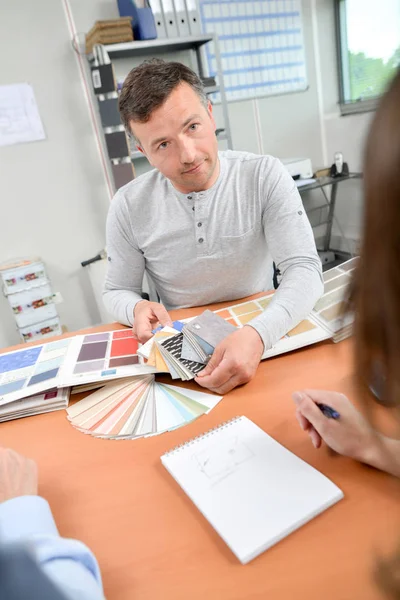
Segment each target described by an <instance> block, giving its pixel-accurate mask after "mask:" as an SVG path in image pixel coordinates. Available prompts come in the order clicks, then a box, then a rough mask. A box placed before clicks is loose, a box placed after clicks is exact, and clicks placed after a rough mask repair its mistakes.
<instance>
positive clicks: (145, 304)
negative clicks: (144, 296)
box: [132, 300, 172, 344]
mask: <svg viewBox="0 0 400 600" xmlns="http://www.w3.org/2000/svg"><path fill="white" fill-rule="evenodd" d="M133 318H134V321H133V327H132V331H133V335H134V336H135V337H136V339H138V340H139V342H141V343H142V344H144V343H145V342H147V340H149V339H150V338H151V337H152V335H153V334H152V333H151V332H152V331H153V329H155V328H156V327H157V326H158V325H159V324H160V325H162V326H163V327H165V326H166V325H169V326H170V327H172V320H171V317H170V316H169V314H168V312H167V311H166V310H165V308H164V306H163V305H162V304H159V303H158V302H149V301H148V300H140V302H138V303H137V304H136V306H135V309H134V311H133Z"/></svg>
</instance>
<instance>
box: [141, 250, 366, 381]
mask: <svg viewBox="0 0 400 600" xmlns="http://www.w3.org/2000/svg"><path fill="white" fill-rule="evenodd" d="M357 260H358V259H357V258H353V259H351V260H349V261H347V262H345V263H343V264H341V265H340V266H338V267H335V268H333V269H330V270H329V271H326V272H325V273H324V274H323V277H324V294H323V296H322V297H321V298H320V299H319V300H318V302H317V304H316V305H315V307H314V310H312V311H311V313H310V315H309V316H308V317H307V319H304V320H303V321H301V322H300V323H299V324H298V325H296V327H294V328H293V329H292V330H291V331H288V333H287V334H286V335H284V336H283V337H282V338H281V339H280V340H279V341H278V342H277V343H276V344H275V345H274V346H273V347H272V348H269V349H268V350H266V351H265V352H264V354H263V356H262V358H263V359H265V358H270V357H272V356H277V355H279V354H284V353H285V352H291V351H292V350H297V349H298V348H303V347H305V346H309V345H312V344H316V343H317V342H322V341H324V340H327V339H331V338H333V340H334V341H340V340H342V339H345V338H346V337H348V336H349V335H351V329H352V322H353V315H351V314H346V315H345V316H342V312H343V309H344V305H345V302H346V297H347V293H348V288H349V283H350V280H351V271H352V270H353V269H354V268H355V267H356V264H357ZM274 294H275V292H270V293H269V294H266V295H265V296H263V297H261V298H257V299H255V300H249V301H247V302H240V303H238V304H234V305H232V306H228V307H227V308H222V309H220V310H216V311H215V312H214V313H211V311H209V310H206V311H204V312H203V313H202V315H200V316H199V317H192V318H190V319H184V320H182V322H183V323H184V326H183V328H182V329H181V330H180V331H178V330H176V329H173V328H171V327H164V328H163V329H161V331H158V332H157V333H156V334H155V335H154V336H153V337H152V338H151V339H150V340H149V341H148V342H146V343H145V344H144V345H143V346H142V347H141V348H139V350H138V352H139V354H141V355H142V356H143V357H145V358H146V359H147V365H149V366H153V367H154V368H156V369H157V371H158V372H169V373H170V375H171V377H172V379H182V380H184V381H185V380H189V379H193V378H194V377H195V376H196V375H197V373H199V372H200V371H201V370H202V369H204V367H205V365H206V363H207V361H208V359H209V357H210V356H211V355H212V353H213V351H214V348H215V345H216V344H218V341H221V339H223V337H226V335H229V332H230V331H234V328H235V327H243V326H244V325H246V324H247V323H249V322H250V321H251V320H252V319H254V318H255V317H257V316H258V315H261V314H262V313H263V311H264V310H266V309H268V305H269V304H270V302H271V301H272V300H273V298H274ZM212 315H214V317H218V319H217V320H213V319H212ZM221 323H222V325H223V324H224V323H225V326H226V327H225V328H224V327H222V325H221ZM228 327H229V328H230V330H228V329H227V328H228ZM218 332H219V334H220V335H218Z"/></svg>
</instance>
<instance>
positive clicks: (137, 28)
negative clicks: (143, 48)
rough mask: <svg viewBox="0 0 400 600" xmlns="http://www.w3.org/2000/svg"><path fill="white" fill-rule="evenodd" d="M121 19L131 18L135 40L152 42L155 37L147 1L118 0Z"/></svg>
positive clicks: (153, 24) (155, 33)
mask: <svg viewBox="0 0 400 600" xmlns="http://www.w3.org/2000/svg"><path fill="white" fill-rule="evenodd" d="M118 11H119V14H120V16H121V17H132V28H133V36H134V39H135V40H154V39H155V38H156V37H157V30H156V24H155V22H154V15H153V11H152V10H151V8H150V4H149V1H148V0H140V1H139V0H138V2H135V0H118Z"/></svg>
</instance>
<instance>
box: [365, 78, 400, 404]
mask: <svg viewBox="0 0 400 600" xmlns="http://www.w3.org/2000/svg"><path fill="white" fill-rule="evenodd" d="M364 185H365V213H364V227H363V239H362V245H361V250H360V261H359V265H358V269H357V271H356V274H355V280H354V308H355V315H356V318H355V340H356V355H355V361H356V374H357V376H358V380H359V382H360V383H361V384H363V385H364V386H365V385H369V384H370V383H372V382H373V380H374V379H375V378H376V375H377V371H378V372H379V373H380V374H381V375H382V376H383V378H384V381H385V385H384V394H383V397H382V402H383V403H384V404H387V405H389V406H396V405H400V71H399V73H398V74H397V76H396V77H395V78H394V80H393V81H392V84H391V85H390V87H389V89H388V91H387V92H386V94H385V95H384V96H383V98H382V101H381V103H380V105H379V107H378V109H377V112H376V115H375V118H374V120H373V122H372V125H371V129H370V132H369V135H368V139H367V144H366V150H365V157H364Z"/></svg>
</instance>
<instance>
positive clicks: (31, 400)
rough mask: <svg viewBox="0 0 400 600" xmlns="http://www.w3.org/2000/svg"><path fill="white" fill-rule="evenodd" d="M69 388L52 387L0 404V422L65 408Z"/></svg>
mask: <svg viewBox="0 0 400 600" xmlns="http://www.w3.org/2000/svg"><path fill="white" fill-rule="evenodd" d="M69 395H70V388H62V389H59V390H57V389H55V388H54V389H52V390H48V391H47V392H43V394H36V395H35V396H28V397H27V398H21V399H20V400H14V401H13V402H8V403H7V404H4V405H3V406H0V423H2V422H3V421H11V420H12V419H21V418H22V417H32V416H33V415H41V414H43V413H48V412H53V411H55V410H61V409H63V408H67V406H68V401H69Z"/></svg>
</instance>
